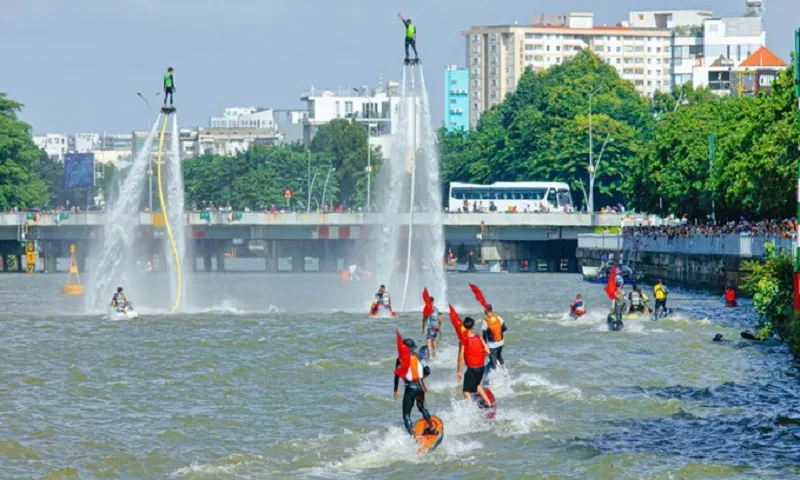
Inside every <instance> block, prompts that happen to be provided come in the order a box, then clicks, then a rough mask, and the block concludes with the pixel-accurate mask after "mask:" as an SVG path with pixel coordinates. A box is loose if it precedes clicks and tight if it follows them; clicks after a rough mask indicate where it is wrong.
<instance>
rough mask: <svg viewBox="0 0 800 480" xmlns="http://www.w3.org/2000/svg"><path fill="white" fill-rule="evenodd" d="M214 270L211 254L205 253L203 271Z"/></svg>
mask: <svg viewBox="0 0 800 480" xmlns="http://www.w3.org/2000/svg"><path fill="white" fill-rule="evenodd" d="M213 269H214V266H213V264H212V262H211V253H209V252H203V271H204V272H210V271H212V270H213Z"/></svg>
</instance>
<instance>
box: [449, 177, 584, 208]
mask: <svg viewBox="0 0 800 480" xmlns="http://www.w3.org/2000/svg"><path fill="white" fill-rule="evenodd" d="M492 203H494V206H495V208H496V211H497V212H518V213H523V212H565V211H566V212H571V211H573V207H572V195H571V194H570V191H569V185H567V184H566V183H562V182H495V183H493V184H491V185H477V184H474V183H459V182H451V183H450V199H449V202H448V205H447V210H448V211H450V212H464V211H465V207H467V208H469V211H470V212H474V211H476V209H477V211H484V212H488V211H489V210H490V206H491V204H492Z"/></svg>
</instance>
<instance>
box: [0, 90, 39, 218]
mask: <svg viewBox="0 0 800 480" xmlns="http://www.w3.org/2000/svg"><path fill="white" fill-rule="evenodd" d="M21 108H22V104H21V103H19V102H15V101H14V100H11V99H10V98H8V96H7V95H6V94H5V93H2V92H0V209H1V210H5V211H8V210H10V209H12V208H14V207H19V208H30V207H42V206H44V205H45V204H46V203H47V199H48V191H47V185H46V184H45V182H44V180H42V179H41V178H38V177H37V176H36V175H35V174H34V173H33V166H34V164H35V163H36V161H37V160H38V159H39V155H40V154H39V149H38V148H36V145H34V143H33V138H32V137H31V127H30V126H29V125H28V124H26V123H24V122H22V121H20V120H19V119H18V118H17V113H18V112H19V111H20V109H21Z"/></svg>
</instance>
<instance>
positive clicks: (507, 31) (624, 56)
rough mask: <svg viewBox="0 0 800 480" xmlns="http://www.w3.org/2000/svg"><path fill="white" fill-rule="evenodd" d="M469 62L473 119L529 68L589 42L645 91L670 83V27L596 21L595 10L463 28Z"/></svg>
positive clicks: (565, 55) (560, 60) (540, 66)
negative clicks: (614, 24)
mask: <svg viewBox="0 0 800 480" xmlns="http://www.w3.org/2000/svg"><path fill="white" fill-rule="evenodd" d="M462 35H463V36H464V37H465V41H466V51H467V55H466V60H467V65H468V68H469V82H470V84H469V87H470V94H469V95H470V124H471V125H472V126H474V125H475V123H476V122H477V120H478V118H479V117H480V115H481V113H482V112H484V111H485V110H488V109H489V108H491V107H492V106H494V105H496V104H497V103H500V102H501V101H502V100H503V98H504V97H505V96H506V94H508V93H509V92H513V91H514V89H515V88H516V85H517V81H518V80H519V77H520V76H521V75H522V73H523V72H524V71H525V68H527V67H531V68H532V69H533V70H534V71H541V70H545V69H547V68H549V67H552V66H553V65H557V64H559V63H563V62H565V61H567V60H568V59H569V58H571V57H572V56H574V55H575V54H576V53H577V52H579V51H581V50H583V49H586V48H589V49H590V50H592V51H593V52H595V53H597V54H598V55H599V56H601V57H602V58H604V59H605V60H606V62H607V63H608V64H609V65H612V66H614V68H616V69H617V71H618V72H619V74H620V76H621V77H622V78H624V79H626V80H630V81H631V82H632V83H633V84H634V86H635V87H636V89H637V90H638V91H640V92H641V93H642V94H644V95H652V94H653V93H654V92H656V91H657V90H662V91H667V90H669V88H670V76H671V74H672V72H671V69H670V58H671V56H670V55H671V53H670V42H671V32H670V30H669V29H668V28H655V27H632V26H624V25H623V26H595V25H594V14H592V13H568V14H556V15H537V16H535V17H534V18H533V19H532V22H531V25H495V26H484V27H472V28H470V29H469V30H467V31H464V32H462Z"/></svg>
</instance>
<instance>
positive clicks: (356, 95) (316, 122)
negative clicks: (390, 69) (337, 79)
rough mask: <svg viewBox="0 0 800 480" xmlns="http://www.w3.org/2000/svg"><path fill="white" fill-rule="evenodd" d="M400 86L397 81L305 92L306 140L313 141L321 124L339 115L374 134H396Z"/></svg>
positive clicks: (302, 96)
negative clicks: (379, 85)
mask: <svg viewBox="0 0 800 480" xmlns="http://www.w3.org/2000/svg"><path fill="white" fill-rule="evenodd" d="M398 87H399V85H398V83H397V82H389V84H388V86H387V87H385V88H384V87H377V88H374V89H370V88H369V87H367V86H362V87H361V88H346V89H339V90H337V91H333V90H322V89H316V88H313V87H312V88H311V89H309V90H308V91H306V92H303V93H302V95H301V97H300V99H301V100H302V101H304V102H306V105H307V112H308V117H307V118H306V119H305V121H304V128H303V141H304V142H306V143H308V142H310V141H311V139H312V138H314V135H316V133H317V130H318V129H319V127H320V126H322V125H325V124H326V123H328V122H330V121H331V120H334V119H337V118H348V119H352V120H355V121H356V122H358V123H359V124H361V125H363V126H364V128H367V129H368V130H369V131H370V136H384V135H391V134H394V133H395V132H396V130H397V125H396V123H397V109H398V105H399V104H400V92H399V89H398Z"/></svg>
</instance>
